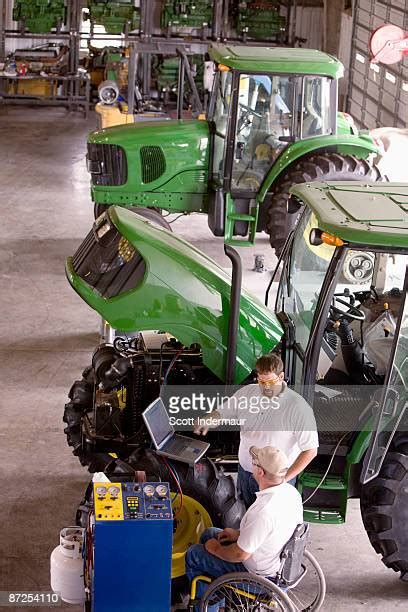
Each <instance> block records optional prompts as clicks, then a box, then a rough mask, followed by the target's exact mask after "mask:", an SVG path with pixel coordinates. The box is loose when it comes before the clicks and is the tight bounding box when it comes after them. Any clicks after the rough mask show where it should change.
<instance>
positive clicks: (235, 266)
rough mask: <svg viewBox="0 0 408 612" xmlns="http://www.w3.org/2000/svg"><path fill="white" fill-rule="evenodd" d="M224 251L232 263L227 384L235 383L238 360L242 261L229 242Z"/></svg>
mask: <svg viewBox="0 0 408 612" xmlns="http://www.w3.org/2000/svg"><path fill="white" fill-rule="evenodd" d="M224 253H225V255H226V256H227V257H228V259H230V260H231V263H232V279H231V293H230V317H229V324H228V343H227V363H226V370H225V384H226V385H232V384H234V378H235V366H236V360H237V339H238V326H239V310H240V301H241V286H242V262H241V257H240V256H239V254H238V253H237V251H236V250H235V249H233V248H232V247H230V246H229V245H228V244H224Z"/></svg>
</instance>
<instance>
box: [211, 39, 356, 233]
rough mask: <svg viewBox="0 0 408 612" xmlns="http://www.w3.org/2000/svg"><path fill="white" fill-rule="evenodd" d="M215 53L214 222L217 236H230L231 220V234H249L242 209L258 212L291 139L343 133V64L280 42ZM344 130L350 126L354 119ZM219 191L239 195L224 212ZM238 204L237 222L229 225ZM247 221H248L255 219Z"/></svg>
mask: <svg viewBox="0 0 408 612" xmlns="http://www.w3.org/2000/svg"><path fill="white" fill-rule="evenodd" d="M210 57H211V58H212V59H213V60H214V62H215V64H216V66H217V70H216V73H215V78H214V84H213V91H212V97H211V100H210V105H209V110H208V115H207V119H208V121H209V124H210V127H211V134H212V143H211V144H212V146H211V152H212V155H211V168H210V180H211V183H212V186H213V188H214V191H213V193H214V194H217V192H218V200H217V199H216V200H215V203H214V208H215V219H213V218H212V217H211V215H210V217H209V223H210V227H211V229H212V230H213V231H214V233H215V234H216V235H217V234H219V235H224V231H225V227H224V225H225V221H226V224H227V226H228V227H227V238H228V239H229V240H231V238H232V235H234V234H242V235H245V234H246V233H247V231H248V223H243V221H244V218H243V217H239V214H241V215H243V214H245V213H249V215H250V214H251V210H252V211H253V212H255V211H257V206H254V200H255V199H256V197H257V194H258V193H259V191H260V189H261V186H262V184H263V183H264V180H265V179H266V178H267V176H268V175H270V173H271V168H272V167H273V166H274V164H275V162H277V160H278V159H279V158H280V157H281V156H282V155H283V153H284V151H285V149H286V148H287V147H288V145H290V144H293V143H296V142H298V141H301V140H305V139H309V138H315V137H322V136H329V135H336V134H337V94H338V79H339V78H340V77H341V76H342V75H343V66H342V64H341V63H340V62H339V61H337V60H336V59H335V58H332V57H330V56H327V55H326V54H323V53H321V52H319V51H314V50H307V51H306V50H304V49H302V50H301V51H300V52H299V53H298V54H296V50H294V49H291V50H290V55H289V54H288V52H287V49H282V48H267V49H259V48H256V47H229V46H222V45H217V46H214V47H213V48H211V49H210ZM346 131H348V133H350V126H347V127H346ZM219 191H222V192H224V193H228V194H229V195H230V196H231V200H233V202H234V204H231V205H230V207H228V206H227V211H226V219H224V218H223V214H222V212H221V211H220V210H217V204H218V205H219V206H221V207H222V206H223V202H222V198H220V194H219ZM215 197H216V196H215ZM251 200H252V201H251ZM228 208H229V210H228ZM234 208H235V212H236V213H237V215H238V216H237V217H236V218H235V219H233V220H235V221H236V223H235V224H234V223H232V224H228V217H229V214H233V212H232V213H231V211H233V209H234ZM217 212H218V216H216V213H217ZM255 216H257V214H256V215H255ZM217 221H218V223H219V227H217ZM248 221H249V226H251V222H252V224H253V223H254V222H255V220H254V219H250V218H248ZM259 224H260V226H262V224H263V221H262V220H260V221H259ZM250 234H251V232H250Z"/></svg>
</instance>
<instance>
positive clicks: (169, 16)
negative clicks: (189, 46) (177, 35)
mask: <svg viewBox="0 0 408 612" xmlns="http://www.w3.org/2000/svg"><path fill="white" fill-rule="evenodd" d="M212 15H213V2H210V1H209V0H198V1H196V0H187V1H184V2H179V1H178V0H166V2H165V3H164V5H163V8H162V14H161V24H162V28H165V29H167V30H172V29H173V28H174V29H177V30H180V29H185V28H187V29H206V28H210V27H211V23H212Z"/></svg>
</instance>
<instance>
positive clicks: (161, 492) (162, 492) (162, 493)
mask: <svg viewBox="0 0 408 612" xmlns="http://www.w3.org/2000/svg"><path fill="white" fill-rule="evenodd" d="M156 493H157V495H158V496H159V497H166V496H167V487H166V485H158V486H157V487H156Z"/></svg>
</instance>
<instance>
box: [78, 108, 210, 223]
mask: <svg viewBox="0 0 408 612" xmlns="http://www.w3.org/2000/svg"><path fill="white" fill-rule="evenodd" d="M209 137H210V135H209V127H208V123H207V122H206V121H195V120H191V121H183V120H169V121H165V120H161V121H142V122H138V123H135V124H134V125H120V126H115V127H111V128H107V129H104V130H98V131H96V132H92V133H91V134H90V135H89V136H88V157H87V159H88V169H89V171H90V173H91V176H92V188H91V191H92V199H93V200H94V201H95V202H96V203H99V204H107V205H109V204H118V205H121V206H130V205H132V204H133V205H134V204H135V203H136V205H139V206H161V207H164V208H166V209H167V210H175V211H178V210H181V211H184V210H192V211H200V210H202V209H203V207H205V204H206V194H207V192H208V164H209V161H208V155H209Z"/></svg>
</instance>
